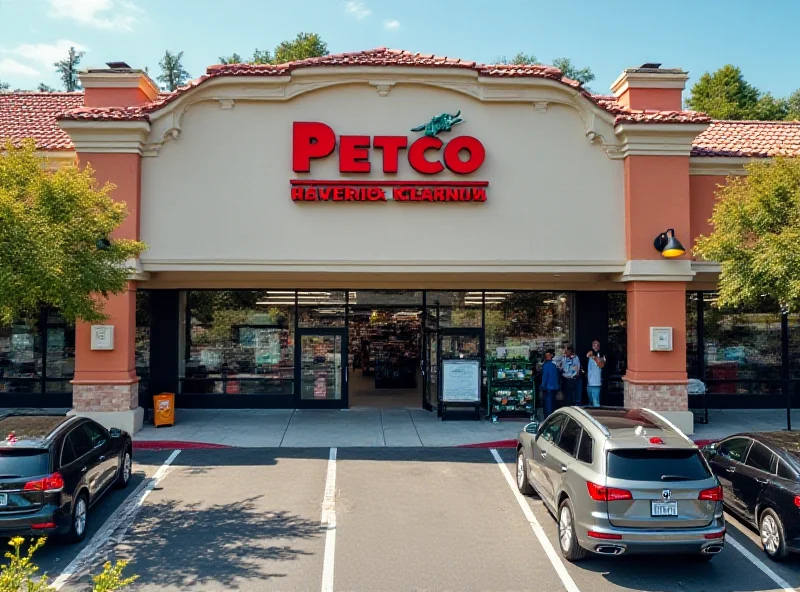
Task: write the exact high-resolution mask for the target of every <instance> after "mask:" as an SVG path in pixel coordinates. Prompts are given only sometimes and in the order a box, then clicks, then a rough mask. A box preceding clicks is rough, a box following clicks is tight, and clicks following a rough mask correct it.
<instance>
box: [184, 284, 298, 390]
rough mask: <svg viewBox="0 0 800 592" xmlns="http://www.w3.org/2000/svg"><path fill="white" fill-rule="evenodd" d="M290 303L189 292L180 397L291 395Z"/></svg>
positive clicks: (242, 294)
mask: <svg viewBox="0 0 800 592" xmlns="http://www.w3.org/2000/svg"><path fill="white" fill-rule="evenodd" d="M294 317H295V304H294V297H293V296H291V297H289V298H282V297H281V298H279V297H276V293H274V292H266V291H257V290H233V291H225V290H220V291H191V292H189V293H188V299H187V337H186V355H185V365H184V368H185V370H184V373H183V374H184V375H183V376H181V392H183V393H192V394H198V393H200V394H202V393H209V394H226V395H246V394H274V395H291V394H292V393H293V392H294V324H295V318H294Z"/></svg>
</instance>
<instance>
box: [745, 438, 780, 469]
mask: <svg viewBox="0 0 800 592" xmlns="http://www.w3.org/2000/svg"><path fill="white" fill-rule="evenodd" d="M773 456H775V455H774V454H772V451H771V450H770V449H769V448H767V447H766V446H764V445H763V444H761V443H759V442H753V446H752V447H751V448H750V452H748V453H747V462H746V463H744V464H745V465H747V466H748V467H753V468H754V469H758V470H759V471H766V472H767V473H771V472H772V458H773Z"/></svg>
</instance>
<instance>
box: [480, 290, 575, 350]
mask: <svg viewBox="0 0 800 592" xmlns="http://www.w3.org/2000/svg"><path fill="white" fill-rule="evenodd" d="M571 311H572V295H571V294H566V293H559V292H486V357H487V358H488V359H493V358H524V359H531V357H532V356H531V354H533V358H534V359H537V360H538V359H542V357H543V355H544V351H545V350H548V349H554V350H555V351H556V352H558V353H560V352H561V351H563V349H564V347H565V346H566V345H567V344H569V343H570V342H571V340H572V332H571V330H572V327H571V322H570V320H571Z"/></svg>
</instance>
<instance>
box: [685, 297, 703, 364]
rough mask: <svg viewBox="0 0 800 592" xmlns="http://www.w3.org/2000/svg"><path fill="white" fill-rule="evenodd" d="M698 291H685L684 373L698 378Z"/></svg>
mask: <svg viewBox="0 0 800 592" xmlns="http://www.w3.org/2000/svg"><path fill="white" fill-rule="evenodd" d="M701 298H702V293H700V292H687V293H686V373H687V374H688V375H689V378H700V374H701V370H700V349H699V348H700V342H699V334H698V314H697V303H698V301H699V300H700V299H701Z"/></svg>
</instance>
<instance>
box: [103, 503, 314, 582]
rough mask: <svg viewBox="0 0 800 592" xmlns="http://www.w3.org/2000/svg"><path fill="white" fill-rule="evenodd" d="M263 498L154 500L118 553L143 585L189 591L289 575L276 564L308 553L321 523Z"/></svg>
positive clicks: (143, 511) (145, 508)
mask: <svg viewBox="0 0 800 592" xmlns="http://www.w3.org/2000/svg"><path fill="white" fill-rule="evenodd" d="M260 499H261V496H256V497H251V498H248V499H244V500H240V501H232V502H230V503H226V504H215V505H209V506H204V505H201V504H199V503H195V504H182V503H180V502H178V501H175V500H166V501H163V502H160V503H148V504H147V505H146V506H145V507H144V508H143V510H142V513H141V514H140V515H139V518H138V519H137V521H136V525H135V526H134V527H133V529H132V530H131V532H130V533H129V534H128V537H127V539H126V541H125V542H124V543H123V545H121V546H120V547H118V549H117V556H118V557H119V558H125V559H129V560H130V561H131V566H130V568H129V572H130V573H137V574H139V579H138V580H137V584H136V585H137V587H138V586H147V585H150V586H153V587H155V588H164V587H168V586H171V587H173V588H174V589H180V590H186V589H189V588H190V587H192V586H199V585H202V584H206V583H207V584H214V585H216V586H223V587H224V588H225V589H233V588H237V587H238V584H239V583H240V580H241V579H250V580H253V579H255V580H267V579H274V578H280V577H284V576H285V575H286V574H282V573H277V572H275V571H273V570H271V568H272V567H273V566H274V565H277V563H272V562H283V561H292V560H294V559H297V558H298V557H300V556H303V555H310V554H311V553H309V552H308V551H304V550H301V549H299V548H298V543H300V542H301V541H303V540H308V539H313V538H315V537H320V536H322V535H323V534H324V531H323V530H322V528H321V526H320V523H319V521H310V520H306V519H304V518H300V517H298V516H295V515H292V514H289V513H287V512H282V511H274V512H266V511H264V510H263V508H259V507H258V506H259V504H258V501H259V500H260Z"/></svg>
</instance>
